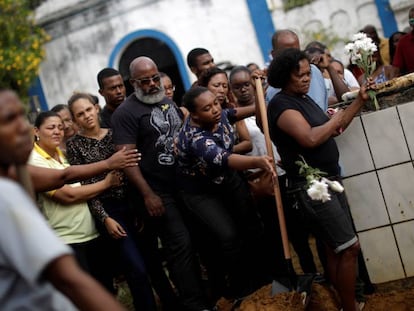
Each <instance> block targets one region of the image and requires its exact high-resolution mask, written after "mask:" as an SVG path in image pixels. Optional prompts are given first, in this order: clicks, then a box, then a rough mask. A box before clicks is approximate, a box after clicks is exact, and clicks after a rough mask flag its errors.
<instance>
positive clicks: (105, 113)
mask: <svg viewBox="0 0 414 311" xmlns="http://www.w3.org/2000/svg"><path fill="white" fill-rule="evenodd" d="M111 117H112V111H111V110H109V109H108V108H107V107H106V106H105V107H103V108H102V110H101V112H100V113H99V121H100V124H101V127H102V128H112V126H111Z"/></svg>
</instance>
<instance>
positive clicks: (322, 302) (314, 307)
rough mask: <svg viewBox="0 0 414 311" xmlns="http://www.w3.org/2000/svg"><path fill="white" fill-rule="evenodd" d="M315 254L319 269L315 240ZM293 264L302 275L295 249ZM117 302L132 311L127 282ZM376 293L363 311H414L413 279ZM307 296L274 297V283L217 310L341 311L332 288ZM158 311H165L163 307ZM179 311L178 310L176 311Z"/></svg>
mask: <svg viewBox="0 0 414 311" xmlns="http://www.w3.org/2000/svg"><path fill="white" fill-rule="evenodd" d="M310 245H311V249H312V252H313V253H314V256H315V261H316V265H317V267H318V270H319V271H321V269H322V268H321V264H320V262H319V260H318V258H317V255H316V247H315V241H314V239H313V238H311V239H310ZM292 262H293V266H294V268H295V271H296V272H297V273H298V274H299V275H300V274H301V273H302V271H301V269H300V266H299V262H298V259H297V256H296V254H295V252H294V251H293V250H292ZM118 285H119V288H118V299H119V301H120V302H121V303H122V304H123V305H124V306H125V307H126V308H127V310H130V311H133V310H134V307H133V305H132V300H131V296H130V293H129V289H128V286H127V285H126V283H125V282H122V283H121V284H118ZM375 287H376V291H375V292H374V294H372V295H366V303H365V306H364V309H363V311H414V277H413V278H409V279H404V280H398V281H394V282H388V283H383V284H375ZM303 300H304V297H303V296H301V295H300V294H299V293H297V292H289V293H282V294H277V295H275V296H271V284H269V285H267V286H264V287H262V288H261V289H259V290H257V291H256V292H254V293H253V294H252V295H250V296H248V297H246V298H245V299H244V300H243V301H242V303H241V304H239V305H238V306H237V307H236V306H235V305H234V304H233V302H232V301H228V300H225V299H223V298H222V299H220V300H219V301H218V302H217V311H304V310H306V311H339V310H340V308H341V306H340V302H339V299H338V297H337V295H336V293H335V292H334V290H332V289H331V288H329V287H327V286H326V285H321V284H317V283H314V284H313V285H312V291H311V293H310V295H309V297H308V299H307V300H306V306H305V305H304V304H303ZM159 311H162V308H161V306H160V308H159ZM177 311H179V310H177Z"/></svg>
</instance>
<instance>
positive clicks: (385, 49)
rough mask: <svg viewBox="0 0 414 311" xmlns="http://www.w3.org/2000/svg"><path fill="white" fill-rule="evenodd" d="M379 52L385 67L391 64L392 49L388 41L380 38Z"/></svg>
mask: <svg viewBox="0 0 414 311" xmlns="http://www.w3.org/2000/svg"><path fill="white" fill-rule="evenodd" d="M379 52H380V54H381V58H382V62H383V63H384V65H389V64H390V47H389V42H388V39H385V38H380V44H379Z"/></svg>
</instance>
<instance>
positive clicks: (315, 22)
mask: <svg viewBox="0 0 414 311" xmlns="http://www.w3.org/2000/svg"><path fill="white" fill-rule="evenodd" d="M410 2H412V1H407V0H393V1H391V3H392V5H393V7H394V8H395V10H396V11H395V14H396V19H397V21H398V26H399V28H400V29H403V28H404V27H406V25H407V24H408V22H407V16H408V7H409V5H410ZM268 4H269V8H270V10H271V11H272V13H271V14H272V19H273V22H274V25H275V27H276V29H282V28H291V29H293V30H295V31H297V32H298V34H299V35H301V34H302V33H303V31H304V30H312V29H313V30H316V29H318V28H319V27H324V28H328V29H332V31H333V32H335V33H337V34H338V35H339V36H341V37H349V36H350V35H352V34H353V33H355V32H357V31H358V30H359V29H360V28H362V27H363V26H364V25H366V24H374V25H375V26H376V27H377V28H378V30H379V33H380V35H382V29H381V23H380V20H379V17H378V14H377V9H376V6H375V4H374V1H372V0H347V1H346V2H340V5H339V2H338V1H335V0H317V1H315V2H313V3H311V4H309V5H306V6H304V7H301V8H296V9H294V10H291V11H289V12H287V13H285V12H284V11H283V9H282V0H268ZM411 5H412V3H411ZM36 13H37V15H36V16H37V19H38V21H39V22H40V23H42V24H44V25H45V27H46V29H47V30H48V32H49V34H50V35H51V36H52V40H51V41H50V42H49V43H48V44H47V45H46V55H47V56H46V60H45V61H44V62H43V63H42V66H41V71H40V78H41V81H42V85H43V89H44V92H45V96H46V99H47V101H48V104H49V107H52V106H54V105H56V104H60V103H65V102H66V100H67V99H68V98H69V96H70V95H71V93H72V92H73V91H75V90H76V91H87V92H91V93H94V94H97V88H98V86H97V82H96V74H97V72H99V70H100V69H102V68H104V67H106V66H107V65H108V61H109V56H110V54H111V52H112V51H113V49H114V47H115V46H116V44H117V43H118V42H119V41H120V40H121V39H122V38H123V37H124V36H126V35H127V34H129V33H131V32H134V31H137V30H142V29H152V30H156V31H159V32H163V33H164V34H165V35H167V36H168V37H170V38H171V39H172V40H173V41H174V42H175V44H176V45H177V46H178V49H179V50H180V52H181V54H182V57H183V59H184V60H185V57H186V55H187V53H188V51H190V50H191V49H192V48H194V47H205V48H207V49H208V50H210V52H211V53H212V55H213V57H214V58H215V61H216V62H220V61H231V62H232V63H233V64H237V65H238V64H247V63H248V62H256V63H258V64H259V65H263V64H264V63H265V62H266V61H267V59H266V60H265V59H263V58H262V54H261V51H260V49H259V46H258V43H257V40H256V36H255V33H254V29H253V25H252V22H251V19H250V16H249V12H248V8H247V5H246V0H232V1H230V0H169V1H166V0H48V1H45V2H44V3H43V4H42V5H41V6H40V7H39V8H38V9H37V12H36ZM301 37H302V38H301V41H302V46H304V45H305V44H306V43H307V42H306V40H305V38H304V37H303V36H301ZM270 39H271V38H269V41H270ZM332 52H333V55H334V56H336V57H337V58H339V59H341V60H342V61H343V62H344V63H347V59H346V56H345V55H344V54H343V45H341V44H339V45H338V46H336V47H335V48H334V49H333V50H332ZM188 75H189V77H190V78H191V79H194V78H193V76H192V74H191V73H190V72H189V71H188ZM101 103H103V99H102V98H101Z"/></svg>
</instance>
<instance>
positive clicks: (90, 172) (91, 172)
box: [27, 149, 140, 192]
mask: <svg viewBox="0 0 414 311" xmlns="http://www.w3.org/2000/svg"><path fill="white" fill-rule="evenodd" d="M139 159H140V154H139V153H138V151H137V150H136V149H128V150H127V149H120V150H119V151H118V152H116V153H114V154H113V155H112V156H111V157H110V158H108V159H106V160H103V161H99V162H95V163H91V164H83V165H73V166H69V167H67V168H65V169H63V170H57V169H51V168H44V167H37V166H33V165H28V166H27V168H28V170H29V173H30V176H31V177H32V182H33V187H34V190H35V191H36V192H45V191H49V190H53V189H57V188H60V187H62V186H63V185H65V184H66V183H72V182H76V181H80V180H83V179H88V178H91V177H94V176H96V175H99V174H102V173H104V172H107V171H110V170H116V169H123V168H125V167H131V166H132V167H134V166H137V165H138V161H139Z"/></svg>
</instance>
